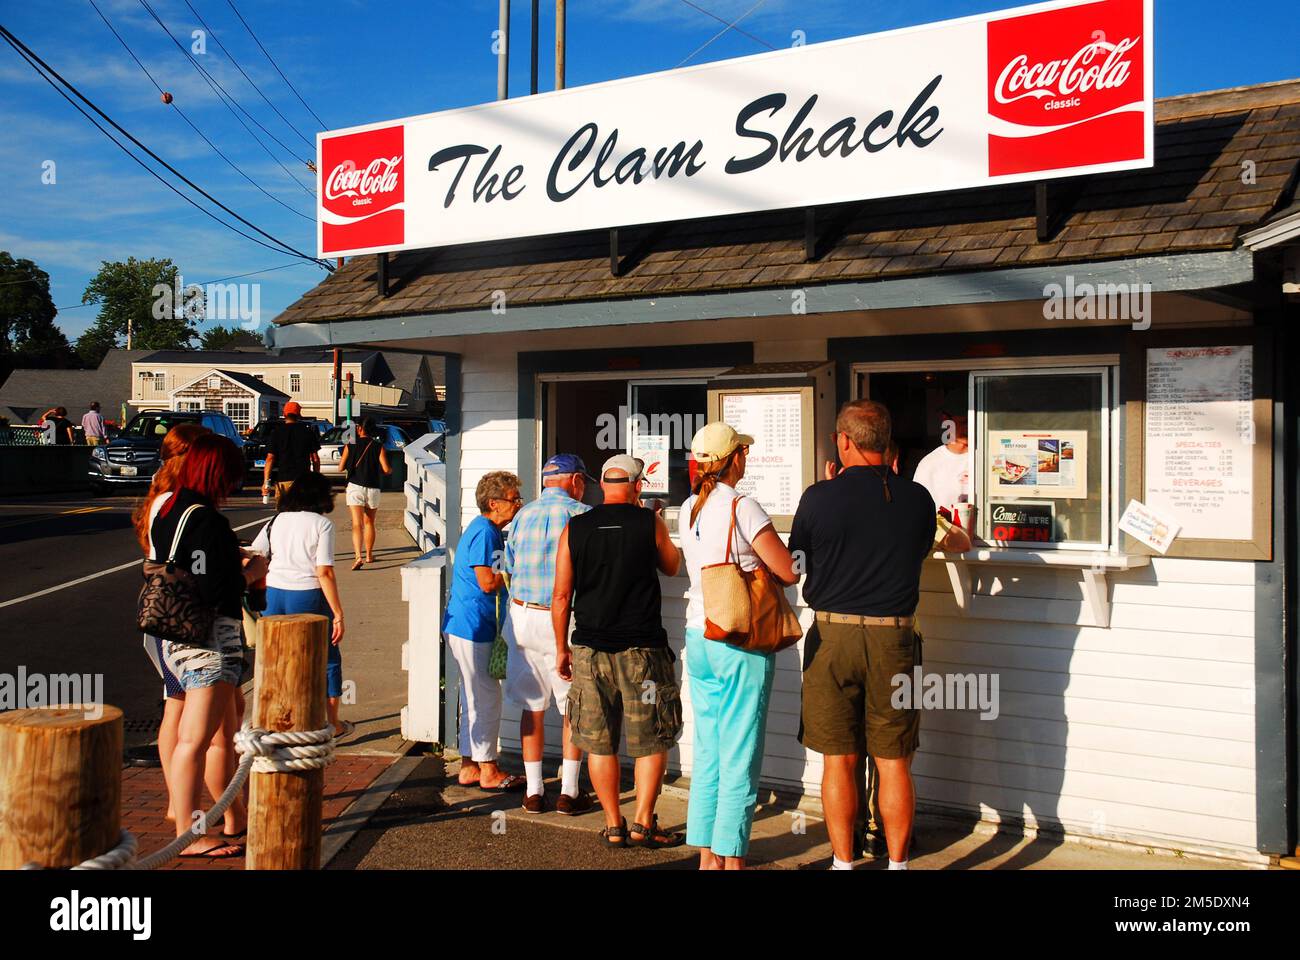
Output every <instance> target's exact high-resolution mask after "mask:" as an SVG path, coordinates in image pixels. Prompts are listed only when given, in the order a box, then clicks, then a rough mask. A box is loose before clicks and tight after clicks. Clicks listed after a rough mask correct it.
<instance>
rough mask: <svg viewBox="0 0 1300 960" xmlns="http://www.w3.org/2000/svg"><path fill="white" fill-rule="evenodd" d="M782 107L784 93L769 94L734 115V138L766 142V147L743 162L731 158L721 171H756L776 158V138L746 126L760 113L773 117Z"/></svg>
mask: <svg viewBox="0 0 1300 960" xmlns="http://www.w3.org/2000/svg"><path fill="white" fill-rule="evenodd" d="M784 106H785V94H784V93H769V94H768V95H767V96H765V97H759V98H758V99H757V100H755V101H754V102H753V103H750V104H747V105H746V106H745V107H743V108H742V109H741V111H740V113H738V114H736V136H738V137H753V138H754V139H755V140H766V141H767V146H766V147H764V148H763V149H762V150H760V151H759V152H758V153H756V154H754V155H753V156H752V157H746V158H745V159H744V160H738V159H737V158H735V157H732V158H731V159H730V160H728V161H727V165H726V166H725V167H723V170H725V171H726V172H727V173H748V172H749V171H751V170H757V169H758V168H759V167H761V166H763V165H764V164H766V163H767V162H768V161H769V160H771V159H772V158H773V157H774V156H776V148H777V140H776V137H774V136H772V134H770V133H767V132H766V131H763V130H751V129H750V128H749V126H748V124H749V121H750V120H752V119H753V118H754V117H755V116H757V115H758V114H760V113H768V114H771V115H772V116H774V117H775V116H776V113H777V111H778V110H780V109H781V108H782V107H784Z"/></svg>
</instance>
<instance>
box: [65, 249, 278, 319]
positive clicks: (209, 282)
mask: <svg viewBox="0 0 1300 960" xmlns="http://www.w3.org/2000/svg"><path fill="white" fill-rule="evenodd" d="M297 266H301V264H300V263H299V261H297V260H290V261H289V262H288V263H282V264H280V265H279V266H278V267H267V268H265V269H263V270H254V271H253V272H252V273H237V274H235V275H234V276H233V277H222V278H220V279H219V280H205V281H204V282H203V283H196V284H188V283H187V284H186V286H187V287H188V286H196V287H207V286H211V285H212V284H214V283H225V282H226V281H227V280H242V279H243V278H244V277H256V276H257V275H258V274H262V273H271V272H272V271H275V270H283V269H284V268H285V267H297ZM103 302H104V301H103V300H102V299H100V300H86V301H84V302H83V303H77V304H73V305H72V306H70V307H55V308H54V309H55V310H57V311H63V310H76V309H78V308H79V307H93V306H94V305H95V304H97V303H103Z"/></svg>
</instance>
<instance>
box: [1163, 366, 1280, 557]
mask: <svg viewBox="0 0 1300 960" xmlns="http://www.w3.org/2000/svg"><path fill="white" fill-rule="evenodd" d="M1253 360H1254V357H1253V354H1252V349H1251V348H1250V347H1247V346H1227V347H1169V348H1162V349H1155V350H1148V351H1147V403H1146V424H1145V434H1146V477H1145V496H1144V497H1143V502H1144V503H1145V504H1146V505H1147V506H1148V507H1149V508H1150V509H1151V510H1152V511H1154V512H1155V513H1157V514H1160V515H1162V516H1165V517H1168V518H1170V520H1172V521H1174V522H1176V523H1179V524H1181V526H1182V529H1181V535H1182V536H1184V537H1189V538H1194V539H1205V540H1239V539H1242V538H1248V537H1249V536H1250V534H1251V525H1252V520H1253V516H1252V503H1253V499H1254V489H1253V481H1252V474H1251V462H1252V447H1253V445H1254V442H1255V435H1254V423H1253V421H1252V414H1251V406H1252V403H1251V401H1252V397H1253V394H1254V372H1253V365H1252V364H1253Z"/></svg>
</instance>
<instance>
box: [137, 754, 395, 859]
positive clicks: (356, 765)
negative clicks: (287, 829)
mask: <svg viewBox="0 0 1300 960" xmlns="http://www.w3.org/2000/svg"><path fill="white" fill-rule="evenodd" d="M393 761H394V758H393V757H391V756H366V755H363V754H338V755H337V758H336V759H335V761H334V762H333V763H332V764H330V765H329V766H328V767H326V768H325V803H324V808H323V816H324V820H325V829H326V830H328V829H329V826H330V823H331V822H332V821H335V820H338V819H340V818H342V816H343V814H344V812H345V811H346V810H347V809H348V807H349V806H351V805H352V803H353V801H355V800H356V799H357V798H359V797H360V796H361V795H362V794H363V793H364V792H365V790H366V788H367V787H369V786H370V785H371V784H372V783H374V781H375V778H376V777H378V776H379V775H380V774H381V773H383V772H384V770H386V769H387V768H388V766H389V765H390V764H391V763H393ZM204 803H205V804H206V805H209V806H210V805H211V800H210V798H208V797H207V796H206V794H205V795H204ZM166 809H167V788H166V786H165V784H164V783H163V775H162V769H161V768H159V767H124V768H123V769H122V827H123V828H124V829H126V830H129V831H131V833H133V834H135V836H136V839H137V840H138V841H139V842H140V853H141V854H142V855H146V854H150V853H153V852H154V851H155V850H160V849H161V848H163V847H165V846H167V844H169V843H171V841H172V840H173V839H174V838H175V833H174V831H173V829H172V826H171V824H170V823H168V822H167V821H166V820H164V819H163V814H164V813H165V812H166ZM218 828H219V827H218ZM159 869H160V870H243V869H244V858H243V857H233V858H231V859H229V860H177V859H172V860H171V861H170V862H169V863H166V864H164V865H163V866H162V867H159Z"/></svg>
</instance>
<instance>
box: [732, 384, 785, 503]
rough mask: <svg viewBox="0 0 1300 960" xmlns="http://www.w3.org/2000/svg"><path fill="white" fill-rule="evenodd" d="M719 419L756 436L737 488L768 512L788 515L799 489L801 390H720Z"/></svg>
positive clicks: (739, 430)
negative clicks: (760, 391) (747, 391)
mask: <svg viewBox="0 0 1300 960" xmlns="http://www.w3.org/2000/svg"><path fill="white" fill-rule="evenodd" d="M722 419H723V420H724V421H726V422H727V423H729V424H731V426H732V427H734V428H735V429H736V430H737V431H738V432H739V433H747V434H749V435H750V436H751V437H753V438H754V445H753V446H751V447H750V448H749V457H748V458H747V460H746V466H745V477H744V479H743V480H741V481H740V483H739V485H738V486H737V490H738V491H739V492H740V493H741V494H742V495H745V496H750V497H753V498H754V499H755V500H757V501H758V502H759V503H760V504H762V505H763V509H764V510H766V511H767V512H768V514H769V515H770V516H773V517H775V516H790V515H792V514H793V513H794V512H795V508H796V507H798V506H799V498H800V496H802V495H803V490H804V486H805V483H804V475H803V427H804V424H803V394H802V393H801V392H800V391H798V390H791V391H789V392H769V393H724V394H723V395H722Z"/></svg>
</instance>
